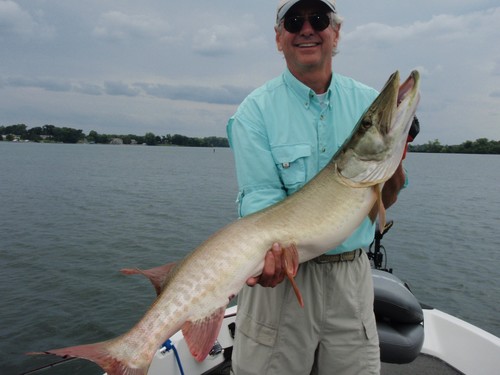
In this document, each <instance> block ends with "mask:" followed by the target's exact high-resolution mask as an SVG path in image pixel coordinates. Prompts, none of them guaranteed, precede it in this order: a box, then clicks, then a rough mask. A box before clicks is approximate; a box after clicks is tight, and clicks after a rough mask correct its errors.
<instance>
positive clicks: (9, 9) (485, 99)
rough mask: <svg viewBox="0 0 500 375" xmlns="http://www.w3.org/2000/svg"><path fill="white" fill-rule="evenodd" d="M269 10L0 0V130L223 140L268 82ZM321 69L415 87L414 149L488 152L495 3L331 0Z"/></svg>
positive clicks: (494, 91)
mask: <svg viewBox="0 0 500 375" xmlns="http://www.w3.org/2000/svg"><path fill="white" fill-rule="evenodd" d="M277 2H278V1H277V0H250V1H242V0H210V1H208V0H182V1H173V0H142V1H137V0H85V1H81V0H64V1H63V0H0V125H11V124H18V123H24V124H26V125H27V126H28V127H30V128H31V127H35V126H43V125H45V124H53V125H56V126H69V127H73V128H77V129H82V130H83V131H84V132H85V133H88V132H89V131H90V130H96V131H97V132H99V133H106V134H128V133H132V134H138V135H143V134H145V133H146V132H153V133H155V134H156V135H166V134H175V133H178V134H183V135H187V136H200V137H204V136H210V135H215V136H225V124H226V122H227V119H228V118H229V116H231V114H232V113H233V112H234V111H235V109H236V107H237V105H238V103H239V102H241V100H242V99H243V98H244V97H245V96H246V95H247V94H248V93H249V92H250V91H251V90H252V89H254V88H256V87H258V86H260V85H261V84H262V83H264V82H265V81H266V80H268V79H270V78H273V77H274V76H276V75H278V74H280V73H281V72H282V70H283V68H284V60H283V58H282V56H281V55H280V54H279V53H278V52H277V50H276V47H275V42H274V30H273V26H274V18H275V10H276V5H277ZM337 8H338V11H339V14H340V15H341V16H343V17H344V24H343V27H342V35H341V38H342V39H341V44H340V53H339V55H337V56H336V57H335V59H334V70H335V71H337V72H339V73H342V74H345V75H349V76H352V77H354V78H356V79H358V80H360V81H362V82H365V83H367V84H369V85H371V86H373V87H375V88H377V89H380V88H381V87H382V85H383V84H384V82H385V80H386V79H387V78H388V76H389V75H390V74H391V73H392V72H393V71H395V70H399V71H400V72H401V74H402V75H403V76H406V75H408V74H409V72H410V71H411V70H412V69H415V68H416V69H418V70H419V71H420V72H421V75H422V100H421V104H420V107H419V111H418V113H419V118H420V121H421V125H422V131H421V134H420V135H419V137H418V138H417V140H416V142H415V143H419V144H421V143H426V142H428V141H429V140H434V139H439V140H440V141H441V143H443V144H459V143H462V142H464V141H466V140H475V139H477V138H483V137H485V138H489V139H494V140H500V47H499V45H500V27H499V26H498V25H500V4H499V2H498V0H475V1H470V0H439V1H436V0H420V1H409V0H398V1H394V0H379V1H372V0H356V1H347V0H338V1H337Z"/></svg>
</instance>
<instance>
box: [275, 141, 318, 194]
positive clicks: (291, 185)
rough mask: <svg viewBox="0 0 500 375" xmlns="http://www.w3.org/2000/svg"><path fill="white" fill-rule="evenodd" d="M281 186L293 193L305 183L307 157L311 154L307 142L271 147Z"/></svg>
mask: <svg viewBox="0 0 500 375" xmlns="http://www.w3.org/2000/svg"><path fill="white" fill-rule="evenodd" d="M271 152H272V154H273V158H274V162H275V163H276V167H277V168H278V172H279V174H280V177H281V181H282V183H283V186H284V187H285V189H286V191H287V193H288V194H291V193H294V192H295V191H296V190H298V189H299V188H300V187H302V185H304V184H305V182H306V178H307V160H306V159H307V158H308V157H310V156H311V146H310V145H308V144H294V145H279V146H274V147H272V148H271Z"/></svg>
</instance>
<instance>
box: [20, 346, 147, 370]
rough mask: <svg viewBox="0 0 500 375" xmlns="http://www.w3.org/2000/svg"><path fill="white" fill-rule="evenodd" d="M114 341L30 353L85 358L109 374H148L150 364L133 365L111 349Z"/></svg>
mask: <svg viewBox="0 0 500 375" xmlns="http://www.w3.org/2000/svg"><path fill="white" fill-rule="evenodd" d="M112 341H115V340H108V341H103V342H98V343H95V344H87V345H78V346H70V347H67V348H61V349H52V350H48V351H44V352H31V353H27V354H28V355H41V354H53V355H57V356H60V357H62V358H83V359H87V360H89V361H92V362H94V363H96V364H97V365H99V366H100V367H101V368H102V369H103V370H105V371H106V373H107V375H146V373H147V371H148V368H149V364H145V365H144V366H134V367H132V366H131V365H130V363H128V362H127V360H126V359H125V358H119V356H118V355H116V354H113V353H112V352H111V351H110V350H109V346H110V344H111V342H112Z"/></svg>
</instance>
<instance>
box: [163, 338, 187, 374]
mask: <svg viewBox="0 0 500 375" xmlns="http://www.w3.org/2000/svg"><path fill="white" fill-rule="evenodd" d="M162 348H165V350H166V351H167V352H169V351H171V350H173V351H174V355H175V360H176V361H177V365H178V366H179V371H180V372H181V375H184V369H183V368H182V363H181V358H180V357H179V353H177V349H176V347H175V345H174V344H173V343H172V341H171V340H170V339H168V340H167V341H165V342H164V343H163V345H162Z"/></svg>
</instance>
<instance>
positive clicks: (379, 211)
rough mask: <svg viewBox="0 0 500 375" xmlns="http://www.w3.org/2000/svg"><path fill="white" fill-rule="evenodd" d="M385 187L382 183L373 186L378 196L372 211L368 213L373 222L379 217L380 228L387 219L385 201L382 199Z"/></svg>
mask: <svg viewBox="0 0 500 375" xmlns="http://www.w3.org/2000/svg"><path fill="white" fill-rule="evenodd" d="M383 187H384V186H383V185H382V184H378V185H374V186H373V189H374V190H375V194H376V196H377V200H376V201H375V204H374V205H373V207H372V209H371V211H370V213H369V214H368V217H369V218H370V220H371V221H372V223H374V222H375V220H376V219H377V217H378V221H379V227H380V228H384V227H385V224H386V221H387V219H386V210H385V206H384V201H383V199H382V188H383Z"/></svg>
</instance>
